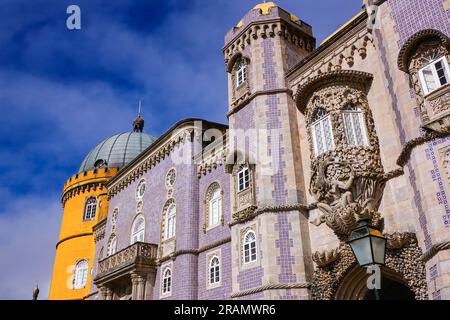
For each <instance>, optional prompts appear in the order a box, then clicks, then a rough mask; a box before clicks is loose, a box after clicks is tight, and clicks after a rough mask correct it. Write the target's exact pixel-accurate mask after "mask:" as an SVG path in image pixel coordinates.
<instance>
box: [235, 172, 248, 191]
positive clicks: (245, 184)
mask: <svg viewBox="0 0 450 320" xmlns="http://www.w3.org/2000/svg"><path fill="white" fill-rule="evenodd" d="M241 176H242V184H241ZM237 187H238V188H237V189H238V192H241V191H244V190H247V189H248V188H249V187H250V170H249V168H248V166H244V167H242V168H241V169H240V170H239V171H238V174H237Z"/></svg>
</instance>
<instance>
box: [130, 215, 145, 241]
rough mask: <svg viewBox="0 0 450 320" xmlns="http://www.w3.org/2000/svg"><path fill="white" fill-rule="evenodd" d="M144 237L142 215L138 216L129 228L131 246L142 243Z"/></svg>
mask: <svg viewBox="0 0 450 320" xmlns="http://www.w3.org/2000/svg"><path fill="white" fill-rule="evenodd" d="M144 236H145V219H144V217H143V216H142V215H138V216H137V217H136V218H135V219H134V222H133V226H132V228H131V241H130V242H131V244H133V243H135V242H144Z"/></svg>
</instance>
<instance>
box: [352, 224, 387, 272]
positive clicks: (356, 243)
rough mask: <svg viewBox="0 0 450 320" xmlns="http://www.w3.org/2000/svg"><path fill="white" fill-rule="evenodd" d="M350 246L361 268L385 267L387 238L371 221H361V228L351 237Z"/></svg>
mask: <svg viewBox="0 0 450 320" xmlns="http://www.w3.org/2000/svg"><path fill="white" fill-rule="evenodd" d="M349 244H350V246H351V248H352V251H353V254H354V255H355V257H356V260H357V261H358V264H359V265H360V266H367V265H371V264H380V265H384V256H385V252H386V238H385V237H384V236H383V234H382V233H381V232H380V231H379V230H378V229H376V228H374V227H372V226H371V225H370V223H369V221H366V220H363V221H360V226H359V227H358V228H356V229H355V230H354V231H353V232H352V234H351V235H350V240H349Z"/></svg>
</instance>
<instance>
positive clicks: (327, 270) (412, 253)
mask: <svg viewBox="0 0 450 320" xmlns="http://www.w3.org/2000/svg"><path fill="white" fill-rule="evenodd" d="M386 237H387V238H388V246H387V248H386V265H385V267H386V268H388V270H391V271H392V272H395V273H397V274H399V275H400V276H401V278H402V281H403V282H404V283H405V285H407V286H408V287H409V289H410V290H411V291H412V292H413V293H414V294H415V297H416V299H417V300H426V299H428V294H427V280H426V273H425V263H424V262H423V261H421V260H420V257H421V255H422V250H421V249H420V247H419V245H418V243H417V239H416V237H415V235H414V234H412V233H406V234H392V235H389V234H387V235H386ZM399 239H401V240H399ZM389 243H390V244H389ZM399 245H401V247H400V248H395V247H397V246H399ZM356 266H357V263H356V260H355V257H354V255H353V252H352V249H351V248H350V246H349V245H348V244H346V243H345V242H341V245H340V247H339V257H338V258H337V259H336V260H335V261H333V262H331V263H329V264H326V265H324V266H319V267H318V268H317V269H316V270H315V272H314V275H313V279H312V282H311V291H310V292H311V297H312V299H314V300H332V299H336V292H337V291H338V289H339V288H340V287H341V286H342V285H357V284H356V283H355V284H348V283H347V284H344V283H343V280H344V278H345V277H346V276H347V275H348V274H349V272H351V271H352V270H354V268H355V267H356Z"/></svg>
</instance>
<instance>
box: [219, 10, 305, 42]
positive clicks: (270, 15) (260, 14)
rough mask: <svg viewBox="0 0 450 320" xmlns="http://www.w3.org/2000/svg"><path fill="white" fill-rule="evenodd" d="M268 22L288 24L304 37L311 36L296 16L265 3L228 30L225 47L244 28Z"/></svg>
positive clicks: (303, 23)
mask: <svg viewBox="0 0 450 320" xmlns="http://www.w3.org/2000/svg"><path fill="white" fill-rule="evenodd" d="M268 20H269V21H270V20H283V21H285V22H287V23H288V24H290V25H292V26H295V27H296V28H298V29H300V30H301V31H303V32H304V33H305V34H306V35H309V36H311V37H312V36H313V34H312V27H311V26H310V25H309V24H307V23H306V22H304V21H302V20H300V19H299V18H298V17H297V16H295V15H293V14H291V13H289V12H288V11H286V10H284V9H283V8H280V7H279V6H277V5H276V4H275V3H273V2H266V3H261V4H259V5H256V6H255V7H254V8H253V9H252V10H250V11H249V12H247V13H246V14H245V16H244V17H243V18H242V19H241V20H240V21H239V22H238V23H237V24H236V26H235V27H233V28H232V29H231V30H229V31H228V32H227V33H226V35H225V46H227V45H228V44H229V43H230V42H232V41H233V40H234V39H235V38H236V37H238V36H239V35H240V34H241V33H242V32H244V31H245V30H246V28H247V27H248V26H249V25H250V24H252V23H255V22H264V21H268Z"/></svg>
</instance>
